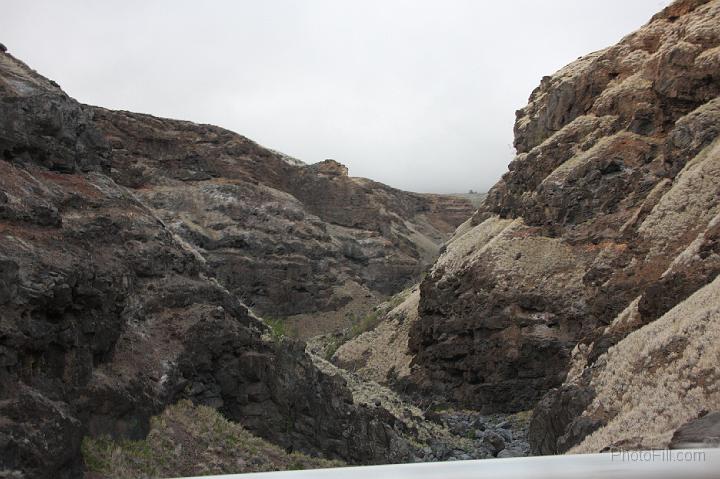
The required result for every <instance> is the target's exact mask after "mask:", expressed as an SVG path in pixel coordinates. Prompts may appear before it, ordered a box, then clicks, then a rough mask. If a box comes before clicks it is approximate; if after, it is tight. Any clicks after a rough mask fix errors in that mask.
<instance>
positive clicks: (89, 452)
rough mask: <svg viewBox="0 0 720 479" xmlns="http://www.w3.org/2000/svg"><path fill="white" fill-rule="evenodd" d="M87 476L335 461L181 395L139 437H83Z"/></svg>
mask: <svg viewBox="0 0 720 479" xmlns="http://www.w3.org/2000/svg"><path fill="white" fill-rule="evenodd" d="M82 453H83V457H84V459H85V464H86V466H87V469H88V472H89V474H88V477H90V478H97V479H99V478H108V479H125V478H160V477H177V476H198V475H206V474H230V473H245V472H263V471H277V470H288V469H315V468H323V467H338V466H342V465H343V463H341V462H339V461H327V460H324V459H319V458H313V457H310V456H307V455H304V454H300V453H297V452H294V453H290V454H288V453H286V452H285V451H284V450H283V449H281V448H280V447H278V446H276V445H274V444H270V443H268V442H267V441H265V440H263V439H260V438H258V437H256V436H254V435H253V434H251V433H250V432H248V431H247V430H245V429H244V428H243V427H242V426H241V425H239V424H236V423H233V422H230V421H228V420H227V419H225V418H224V417H223V416H222V415H221V414H220V413H218V412H217V411H216V410H215V409H212V408H209V407H206V406H194V405H193V404H192V403H191V402H189V401H181V402H179V403H177V404H175V405H173V406H170V407H168V408H167V409H166V410H165V411H164V412H163V413H162V414H160V415H159V416H156V417H154V418H152V422H151V430H150V433H149V434H148V436H147V438H146V439H144V440H142V441H128V440H123V441H113V440H112V439H110V438H107V437H104V438H90V437H86V438H85V439H84V440H83V444H82Z"/></svg>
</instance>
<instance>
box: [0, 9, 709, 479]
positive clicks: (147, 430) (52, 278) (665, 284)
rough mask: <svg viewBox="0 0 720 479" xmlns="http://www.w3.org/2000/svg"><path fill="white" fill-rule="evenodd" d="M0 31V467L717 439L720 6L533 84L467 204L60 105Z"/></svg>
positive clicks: (308, 460) (394, 455)
mask: <svg viewBox="0 0 720 479" xmlns="http://www.w3.org/2000/svg"><path fill="white" fill-rule="evenodd" d="M8 47H9V48H8V49H6V48H4V47H3V48H1V49H0V153H1V156H0V477H8V478H14V479H18V478H48V479H49V478H53V479H54V478H75V477H88V478H99V477H123V474H125V475H126V476H127V477H129V476H136V477H141V476H142V477H170V476H177V475H195V474H209V473H216V474H219V473H230V472H254V471H261V470H273V469H292V468H310V467H333V466H338V465H345V464H351V465H352V464H386V463H400V462H421V461H443V460H463V459H474V458H492V457H513V456H523V455H528V454H562V453H583V452H600V451H608V450H611V449H613V448H625V449H641V448H666V447H682V444H684V443H689V442H692V443H694V444H696V443H698V442H699V443H703V444H706V445H712V444H714V445H715V447H717V446H718V445H717V444H715V443H712V437H715V440H716V437H717V427H718V421H717V420H715V419H713V418H716V417H717V414H718V412H719V411H720V370H719V369H718V366H717V365H718V362H719V361H720V278H719V277H718V274H720V139H719V138H720V0H677V1H675V2H674V3H672V4H671V5H670V6H668V7H666V8H665V9H663V10H662V11H661V12H659V13H658V14H656V15H655V16H654V17H653V18H652V19H651V20H650V21H649V22H648V23H647V24H645V25H644V26H643V27H642V28H640V29H639V30H638V31H636V32H634V33H631V34H630V35H628V36H626V37H625V38H623V39H622V40H621V41H620V42H619V43H617V44H616V45H614V46H612V47H609V48H607V49H605V50H601V51H598V52H595V53H590V54H588V55H586V56H583V57H581V58H579V59H577V60H576V61H574V62H572V63H570V64H569V65H567V66H566V67H564V68H562V69H561V70H559V71H558V72H556V73H554V74H553V75H550V76H546V77H543V78H542V79H541V80H540V85H539V86H538V87H537V88H536V89H535V90H534V91H533V92H532V93H531V95H530V98H529V101H528V104H527V106H525V107H524V108H522V109H521V110H518V111H517V112H516V121H515V127H514V133H515V140H514V147H515V150H516V152H517V156H516V157H515V159H514V160H513V161H512V162H511V163H510V165H509V167H508V171H507V172H506V173H505V174H504V176H503V177H502V179H500V181H498V182H497V183H496V184H495V186H493V187H492V188H491V189H490V190H489V192H488V193H487V195H480V196H475V197H472V198H469V195H443V194H420V193H411V192H406V191H401V190H399V189H396V188H392V187H390V186H387V185H384V184H382V183H379V182H376V181H373V180H370V179H365V178H357V177H353V176H350V175H349V172H348V169H347V168H346V167H345V166H344V165H343V164H341V163H340V162H338V161H335V160H331V159H328V160H325V161H322V162H319V163H315V164H305V163H303V162H302V161H300V160H297V159H295V158H292V157H289V156H287V155H285V154H282V153H279V152H277V151H274V150H271V149H269V148H266V147H263V146H261V145H259V144H258V143H256V142H254V141H252V140H250V139H248V138H245V137H243V136H241V135H239V134H236V133H233V132H231V131H228V130H225V129H223V128H220V127H216V126H212V125H205V124H196V123H191V122H188V121H180V120H172V119H165V118H158V117H154V116H150V115H146V114H139V113H132V112H128V111H114V110H109V109H105V108H102V107H97V106H91V105H84V104H81V103H79V102H77V101H76V100H74V99H73V98H71V97H69V96H68V95H67V94H66V93H65V92H64V91H63V90H62V89H61V88H60V86H59V85H58V84H57V83H56V82H55V81H53V80H50V79H48V78H45V77H44V76H42V75H41V74H40V73H37V72H35V71H34V70H32V69H31V67H29V66H27V65H26V64H25V63H23V62H22V61H21V60H19V59H17V58H15V57H14V56H13V55H12V45H8ZM340 160H341V159H340ZM471 200H477V201H476V202H475V204H473V201H471ZM698 421H699V423H698ZM713 421H714V422H713ZM688 424H691V425H692V424H695V425H696V426H693V427H690V429H688ZM697 424H701V426H697ZM698 428H699V429H698ZM713 428H714V429H713ZM698 430H700V431H709V432H707V433H705V432H701V433H699V435H700V437H697V436H698V433H697V431H698ZM688 431H691V432H688ZM693 431H694V432H693ZM713 431H714V432H713ZM693 434H694V436H693ZM688 435H689V436H688ZM713 435H714V436H713ZM690 436H692V437H691V439H687V438H688V437H690ZM683 441H684V442H683ZM703 441H705V442H703ZM200 445H202V447H201V446H200ZM139 451H140V452H139ZM123 468H126V469H123ZM113 471H114V472H113Z"/></svg>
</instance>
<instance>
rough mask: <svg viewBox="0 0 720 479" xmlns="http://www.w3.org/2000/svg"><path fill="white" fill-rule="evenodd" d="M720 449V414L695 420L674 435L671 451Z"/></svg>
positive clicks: (715, 413) (708, 415) (716, 413)
mask: <svg viewBox="0 0 720 479" xmlns="http://www.w3.org/2000/svg"><path fill="white" fill-rule="evenodd" d="M712 447H720V412H713V413H710V414H706V415H704V416H702V417H700V418H697V419H693V420H692V421H689V422H687V423H686V424H684V425H683V426H682V427H680V428H679V429H678V430H677V431H675V433H674V434H673V437H672V440H671V441H670V446H669V448H670V449H691V448H694V449H697V448H712Z"/></svg>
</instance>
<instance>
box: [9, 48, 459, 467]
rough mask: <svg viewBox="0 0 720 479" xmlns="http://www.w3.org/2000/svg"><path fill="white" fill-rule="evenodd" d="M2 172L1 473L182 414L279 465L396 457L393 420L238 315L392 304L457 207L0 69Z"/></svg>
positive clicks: (65, 460) (59, 463) (133, 434)
mask: <svg viewBox="0 0 720 479" xmlns="http://www.w3.org/2000/svg"><path fill="white" fill-rule="evenodd" d="M0 155H1V156H0V425H1V427H0V470H2V471H3V472H7V473H8V474H12V473H13V471H22V472H24V473H25V475H26V476H27V477H48V478H49V477H53V478H55V477H78V476H80V475H81V474H82V468H83V465H82V460H81V456H80V451H79V448H80V441H81V438H82V437H83V436H84V435H90V436H101V435H110V436H112V437H124V438H141V437H143V436H144V435H145V434H147V432H148V428H149V425H148V419H149V418H150V416H152V415H154V414H157V413H159V412H160V411H162V410H163V408H164V407H165V406H166V405H168V404H170V403H173V402H175V401H177V400H179V399H182V398H187V399H191V400H192V401H193V402H195V403H199V404H204V405H209V406H212V407H214V408H217V409H219V410H220V411H221V412H222V413H223V414H224V415H225V416H226V417H227V418H229V419H231V420H233V421H237V422H240V423H242V424H243V425H244V426H245V427H247V428H248V429H249V430H250V431H252V432H254V433H256V434H258V435H260V436H262V437H263V438H266V439H269V440H271V441H272V442H274V443H276V444H279V445H281V446H283V447H287V448H290V449H294V450H298V451H303V452H308V453H311V454H314V455H318V454H320V455H322V456H323V457H327V458H340V459H343V460H345V461H348V462H351V463H358V462H361V463H372V462H388V461H400V460H408V459H410V458H411V457H412V456H411V453H410V451H411V447H410V445H409V444H408V442H407V441H406V439H404V438H403V437H402V435H401V434H400V432H401V429H402V426H401V425H400V424H399V423H398V421H397V420H396V418H395V417H394V416H393V415H392V414H390V413H389V412H388V411H387V410H385V409H384V408H382V407H378V408H372V409H371V408H368V407H366V406H363V405H360V404H356V403H354V402H353V397H352V394H351V392H350V391H349V390H348V389H347V387H346V385H345V382H344V381H343V380H342V379H340V378H339V377H336V376H332V375H328V374H325V373H323V372H321V371H320V370H319V369H318V368H317V367H316V366H315V365H314V364H313V363H312V361H311V360H310V358H309V356H308V355H307V354H306V353H305V351H304V345H302V344H300V343H295V342H293V341H290V340H287V339H280V338H276V337H273V335H272V334H271V332H270V330H269V329H268V327H267V326H266V325H265V324H264V323H263V322H262V321H261V320H260V319H258V318H257V317H256V316H255V315H254V314H253V313H252V312H251V311H250V310H249V309H248V308H247V306H246V305H245V304H244V303H243V302H242V301H241V300H240V298H241V297H242V298H246V299H247V300H248V301H249V302H251V303H252V304H254V305H255V306H257V308H258V309H260V310H265V311H270V310H272V311H276V312H280V313H282V312H289V311H295V310H303V311H305V310H308V309H313V308H320V309H322V308H332V307H334V305H335V304H336V303H342V302H343V301H347V300H348V298H343V297H337V295H336V294H335V287H336V286H337V285H338V284H342V283H343V282H346V281H355V282H357V283H358V284H360V285H362V286H363V287H365V288H367V289H368V290H369V291H372V290H379V291H381V292H383V291H388V292H391V291H393V290H394V289H395V288H399V287H400V286H402V285H403V284H405V283H406V282H408V281H411V280H412V275H413V274H416V273H418V272H419V270H420V269H421V268H422V264H423V262H427V261H430V259H429V258H431V256H432V249H433V248H435V247H436V246H435V245H436V244H437V243H440V242H441V241H442V240H443V238H444V236H445V232H449V231H450V230H451V229H452V228H453V226H454V224H456V223H459V222H460V221H461V217H462V216H463V215H464V214H466V213H468V214H469V208H470V206H469V203H467V202H464V201H462V200H457V199H454V198H448V197H438V196H425V195H417V194H412V193H404V192H401V191H398V190H394V189H392V188H389V187H386V186H384V185H381V184H378V183H374V182H371V181H369V180H362V179H354V178H350V177H348V176H346V171H345V170H343V168H342V167H341V166H339V165H338V164H336V163H334V162H325V163H322V164H320V165H317V166H315V165H313V166H303V165H300V164H298V163H297V162H295V161H290V160H288V159H287V157H284V156H283V155H281V154H278V153H275V152H272V151H270V150H267V149H264V148H261V147H260V146H258V145H257V144H255V143H253V142H251V141H250V140H247V139H245V138H243V137H241V136H239V135H236V134H234V133H231V132H228V131H225V130H222V129H220V128H216V127H211V126H206V125H195V124H192V123H187V122H180V121H173V120H163V119H158V118H153V117H150V116H146V115H137V114H132V113H127V112H111V111H107V110H103V109H100V108H95V107H88V106H84V105H80V104H78V103H77V102H76V101H74V100H72V99H71V98H69V97H68V96H67V95H66V94H65V93H64V92H63V91H62V90H61V89H60V88H59V87H58V85H57V84H55V83H54V82H52V81H50V80H47V79H45V78H43V77H42V76H40V75H38V74H37V73H35V72H34V71H32V70H31V69H30V68H28V67H27V66H26V65H25V64H23V63H22V62H20V61H19V60H17V59H15V58H14V57H12V56H11V55H10V54H9V53H6V52H4V51H3V52H0ZM295 195H297V196H295ZM331 204H332V205H335V206H337V211H335V210H333V209H332V208H331V207H330V205H331Z"/></svg>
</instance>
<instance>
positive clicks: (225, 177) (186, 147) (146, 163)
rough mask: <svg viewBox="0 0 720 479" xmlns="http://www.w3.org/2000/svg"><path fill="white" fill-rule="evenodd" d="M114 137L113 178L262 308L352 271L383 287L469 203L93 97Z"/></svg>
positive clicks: (334, 300)
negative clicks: (292, 157)
mask: <svg viewBox="0 0 720 479" xmlns="http://www.w3.org/2000/svg"><path fill="white" fill-rule="evenodd" d="M92 110H93V114H94V117H95V120H94V121H95V124H97V125H98V126H99V128H100V129H101V130H102V131H103V133H104V135H105V136H106V138H107V140H108V142H109V143H110V144H111V145H112V158H113V167H112V171H111V176H112V178H113V179H114V180H115V181H116V182H117V183H118V184H120V185H123V186H126V187H128V188H131V189H133V192H134V194H135V195H136V196H137V197H138V198H139V199H140V200H141V201H142V202H143V203H144V204H147V205H148V206H150V207H151V208H152V209H153V211H155V212H156V214H158V216H159V217H160V218H161V219H162V220H163V221H164V222H165V223H166V224H167V226H168V227H169V228H170V229H171V231H173V232H174V233H176V234H177V235H179V236H180V237H181V238H183V239H184V240H185V241H187V242H188V243H190V244H192V245H193V246H194V247H196V248H197V249H198V251H199V252H200V253H201V254H202V255H203V257H204V258H205V259H206V260H207V262H208V269H209V271H211V272H212V273H213V275H214V276H215V277H216V278H217V279H218V280H219V281H220V282H221V283H222V284H223V285H224V286H225V287H227V288H228V289H229V290H230V291H231V292H232V293H235V294H237V295H238V296H239V297H241V298H242V299H243V300H244V301H245V302H246V304H248V305H249V306H251V307H253V309H254V310H255V311H257V312H258V313H261V314H269V315H272V316H275V317H277V316H289V315H295V314H300V313H309V312H317V311H333V310H336V309H338V308H339V307H341V306H343V305H344V304H346V303H348V302H350V301H352V300H353V295H352V294H351V293H350V292H348V291H347V289H348V288H346V285H347V284H348V283H350V282H354V283H357V284H360V285H361V286H362V287H364V288H366V289H367V292H366V294H373V295H377V296H378V297H383V296H384V295H389V294H393V293H396V292H398V291H400V290H402V289H403V288H404V287H406V286H408V285H409V284H411V283H412V282H413V280H414V279H416V278H417V277H418V276H419V274H420V273H421V272H422V271H423V270H424V269H425V268H426V267H427V266H428V265H429V264H431V263H432V261H434V259H435V257H436V256H437V252H438V249H439V247H440V245H441V244H442V243H443V242H444V241H445V240H446V239H447V237H448V236H449V235H450V234H451V232H452V231H453V230H454V229H455V227H457V226H458V225H459V224H460V223H462V222H463V221H465V220H466V219H467V218H469V217H470V216H471V215H472V212H473V210H474V209H473V207H472V205H471V204H470V202H469V201H467V200H464V199H461V198H455V197H451V196H443V195H423V194H416V193H408V192H404V191H400V190H396V189H394V188H390V187H388V186H386V185H383V184H381V183H377V182H374V181H371V180H367V179H364V178H353V177H350V176H348V174H347V173H348V171H347V168H346V167H344V166H343V165H341V164H339V163H337V162H335V161H333V160H326V161H324V162H320V163H317V164H315V165H303V164H298V162H297V161H289V160H288V158H287V157H286V156H284V155H282V154H279V153H277V152H274V151H272V150H268V149H266V148H263V147H261V146H259V145H258V144H256V143H254V142H253V141H251V140H248V139H247V138H244V137H242V136H240V135H237V134H235V133H233V132H230V131H227V130H224V129H222V128H218V127H215V126H211V125H197V124H194V123H189V122H184V121H177V120H168V119H162V118H155V117H151V116H148V115H141V114H136V113H129V112H117V111H109V110H105V109H101V108H93V109H92Z"/></svg>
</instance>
